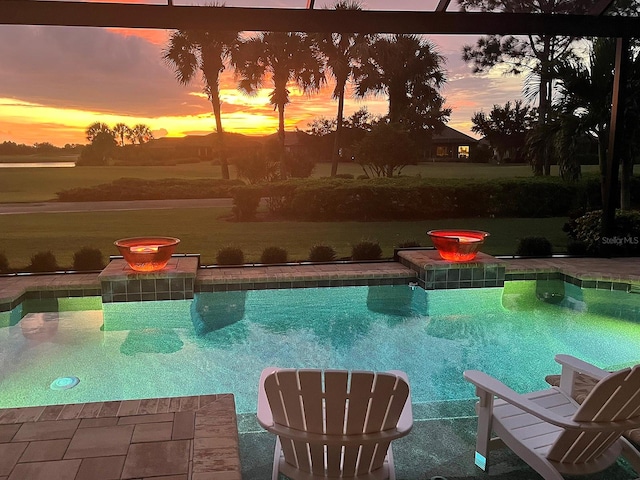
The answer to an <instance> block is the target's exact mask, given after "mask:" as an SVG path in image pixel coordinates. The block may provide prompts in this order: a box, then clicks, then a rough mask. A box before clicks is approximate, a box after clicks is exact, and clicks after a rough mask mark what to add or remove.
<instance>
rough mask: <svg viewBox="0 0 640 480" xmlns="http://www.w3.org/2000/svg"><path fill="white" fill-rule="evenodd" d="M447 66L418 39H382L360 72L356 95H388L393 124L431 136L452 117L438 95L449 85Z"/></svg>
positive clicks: (375, 43)
mask: <svg viewBox="0 0 640 480" xmlns="http://www.w3.org/2000/svg"><path fill="white" fill-rule="evenodd" d="M443 64H444V57H442V56H441V55H440V54H439V53H437V51H436V49H435V46H434V45H433V44H432V43H430V42H429V41H427V40H423V39H421V38H420V37H418V36H417V35H392V36H385V37H380V38H378V39H377V40H376V41H375V42H374V43H373V45H372V46H371V49H370V51H369V54H368V55H367V58H366V59H364V61H363V63H362V65H361V66H360V67H359V68H358V70H357V74H356V95H358V96H361V97H364V96H365V95H367V94H369V93H373V94H386V95H388V97H389V115H388V119H389V122H390V123H401V124H404V125H405V126H406V128H407V129H408V130H410V131H413V132H427V133H429V132H430V131H433V130H435V129H437V128H439V127H440V126H441V125H442V123H444V122H446V121H447V120H448V118H449V116H450V115H451V110H450V109H448V108H444V98H443V97H442V96H441V95H440V93H439V91H438V89H439V88H441V87H442V86H444V84H445V82H446V75H445V72H444V70H443Z"/></svg>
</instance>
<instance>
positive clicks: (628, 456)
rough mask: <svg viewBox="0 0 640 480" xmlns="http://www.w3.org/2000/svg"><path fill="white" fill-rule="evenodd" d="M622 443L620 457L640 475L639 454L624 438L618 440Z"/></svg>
mask: <svg viewBox="0 0 640 480" xmlns="http://www.w3.org/2000/svg"><path fill="white" fill-rule="evenodd" d="M620 441H621V442H622V456H623V457H624V459H625V460H626V461H627V462H629V463H630V464H631V466H632V467H633V469H634V470H635V471H636V473H639V474H640V452H638V450H637V449H636V448H635V447H634V445H633V444H632V443H631V442H630V441H629V440H627V439H626V438H624V437H622V438H620Z"/></svg>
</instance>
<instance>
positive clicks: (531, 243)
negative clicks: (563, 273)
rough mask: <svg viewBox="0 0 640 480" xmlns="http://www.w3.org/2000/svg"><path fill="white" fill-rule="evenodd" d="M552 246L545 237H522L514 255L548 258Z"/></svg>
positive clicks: (551, 251)
mask: <svg viewBox="0 0 640 480" xmlns="http://www.w3.org/2000/svg"><path fill="white" fill-rule="evenodd" d="M552 254H553V246H552V245H551V242H550V241H549V240H547V239H546V238H545V237H524V238H521V239H520V241H519V242H518V248H517V249H516V255H521V256H523V257H550V256H551V255H552Z"/></svg>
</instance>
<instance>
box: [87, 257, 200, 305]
mask: <svg viewBox="0 0 640 480" xmlns="http://www.w3.org/2000/svg"><path fill="white" fill-rule="evenodd" d="M198 266H199V258H196V257H177V258H176V257H172V259H171V260H170V261H169V263H168V264H167V266H166V267H165V268H163V269H162V270H160V271H158V272H135V271H133V270H131V269H130V268H129V267H128V265H127V264H126V262H125V261H124V260H123V259H114V260H112V261H111V262H110V263H109V265H108V266H107V267H106V268H105V269H104V270H103V271H102V273H100V274H99V275H98V278H99V280H100V285H101V287H102V301H103V303H110V302H140V301H143V302H146V301H156V300H184V299H191V298H193V294H194V284H195V277H196V274H197V272H198Z"/></svg>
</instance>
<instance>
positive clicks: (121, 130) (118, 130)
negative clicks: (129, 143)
mask: <svg viewBox="0 0 640 480" xmlns="http://www.w3.org/2000/svg"><path fill="white" fill-rule="evenodd" d="M130 132H131V129H130V128H129V127H127V126H126V125H125V124H124V123H117V124H116V125H115V127H113V133H114V134H115V135H116V138H117V139H118V140H119V142H120V146H121V147H124V139H125V138H130Z"/></svg>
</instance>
